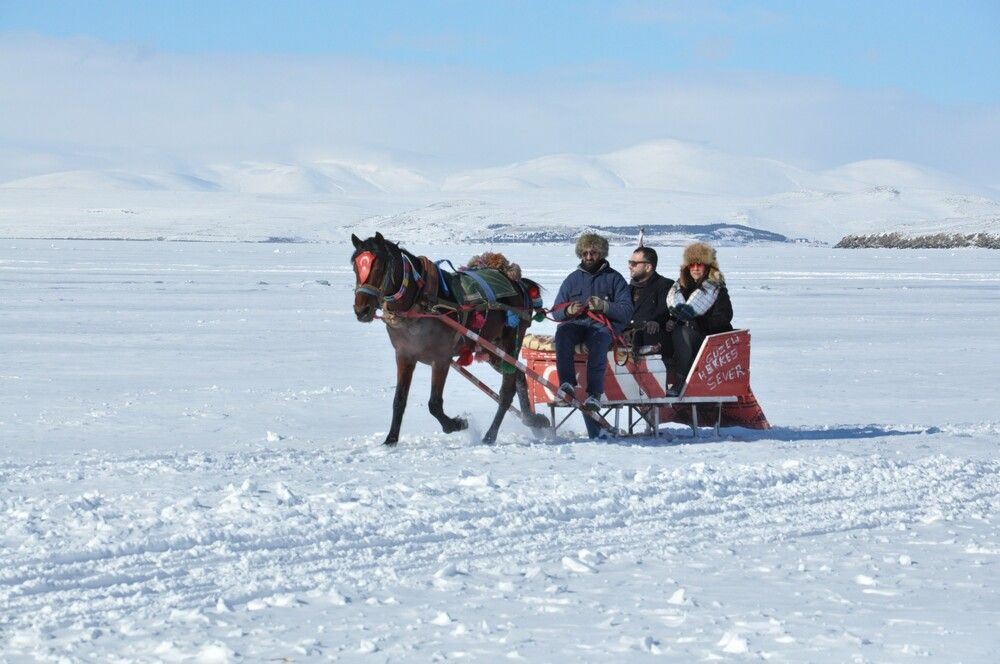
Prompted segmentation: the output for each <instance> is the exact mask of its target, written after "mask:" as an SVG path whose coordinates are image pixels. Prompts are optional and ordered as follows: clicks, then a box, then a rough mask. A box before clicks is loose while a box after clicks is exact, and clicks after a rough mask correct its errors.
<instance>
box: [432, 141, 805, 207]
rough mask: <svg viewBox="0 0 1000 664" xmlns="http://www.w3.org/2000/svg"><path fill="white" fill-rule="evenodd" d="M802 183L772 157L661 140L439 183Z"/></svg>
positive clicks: (746, 188)
mask: <svg viewBox="0 0 1000 664" xmlns="http://www.w3.org/2000/svg"><path fill="white" fill-rule="evenodd" d="M805 179H808V175H807V174H806V173H805V172H802V171H799V170H798V169H796V168H794V167H792V166H789V165H787V164H783V163H781V162H779V161H775V160H772V159H756V158H751V157H737V156H734V155H730V154H726V153H724V152H721V151H719V150H712V149H709V148H704V147H702V146H699V145H695V144H693V143H685V142H683V141H675V140H664V141H654V142H651V143H643V144H641V145H637V146H634V147H631V148H628V149H625V150H620V151H618V152H612V153H610V154H606V155H600V156H593V157H582V156H576V155H558V156H551V157H541V158H539V159H533V160H530V161H525V162H522V163H517V164H512V165H510V166H504V167H501V168H489V169H481V170H474V171H468V172H464V173H459V174H456V175H453V176H451V177H450V178H449V179H448V180H447V181H446V182H445V184H444V189H445V190H446V191H448V190H454V191H482V190H496V189H533V188H549V189H551V188H567V187H586V188H592V189H625V188H628V189H659V190H664V191H682V192H691V193H702V194H720V195H731V196H766V195H769V194H776V193H780V192H783V191H788V190H790V189H797V188H798V187H799V183H800V182H801V181H803V180H805Z"/></svg>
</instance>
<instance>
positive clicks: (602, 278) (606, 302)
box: [553, 233, 632, 436]
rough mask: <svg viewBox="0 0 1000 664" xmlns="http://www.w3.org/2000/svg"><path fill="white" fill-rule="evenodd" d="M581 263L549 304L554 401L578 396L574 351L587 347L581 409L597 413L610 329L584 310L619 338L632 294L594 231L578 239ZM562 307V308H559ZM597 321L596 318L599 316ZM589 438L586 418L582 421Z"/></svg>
mask: <svg viewBox="0 0 1000 664" xmlns="http://www.w3.org/2000/svg"><path fill="white" fill-rule="evenodd" d="M576 255H577V257H578V258H579V259H580V265H579V266H578V267H577V269H576V270H574V271H573V272H572V273H571V274H570V275H569V276H568V277H566V279H565V280H564V281H563V283H562V286H560V287H559V294H558V295H557V296H556V299H555V303H554V304H553V309H554V313H553V317H554V318H555V319H556V320H558V321H560V322H559V327H558V328H556V369H557V370H558V372H559V382H560V387H559V394H558V395H557V396H558V397H561V398H563V399H568V398H569V397H571V396H573V395H574V394H575V393H576V370H575V367H574V363H573V356H574V352H573V349H574V347H575V346H576V345H577V344H579V343H585V344H587V350H588V356H587V398H586V400H585V401H584V404H583V406H584V408H585V409H587V410H597V409H598V408H600V406H601V401H600V400H601V396H602V395H603V394H604V370H605V368H606V367H607V364H608V350H609V349H610V348H611V330H609V329H608V326H607V325H605V324H604V323H603V321H599V320H595V319H594V317H591V316H589V315H588V312H590V313H594V314H601V315H603V316H604V317H606V318H607V320H608V321H609V322H610V324H611V327H612V328H614V331H615V333H617V334H621V333H622V330H623V329H624V328H625V324H626V323H628V322H629V320H631V318H632V296H631V295H630V293H629V290H628V283H626V281H625V278H624V277H623V276H622V275H621V274H620V273H618V272H617V271H616V270H614V269H613V268H612V267H611V265H609V264H608V261H607V256H608V241H607V240H606V239H605V238H603V237H601V236H600V235H597V234H596V233H584V234H583V235H581V236H580V238H579V239H578V240H577V241H576ZM563 304H565V305H566V306H564V307H563V306H560V305H563ZM597 318H600V316H598V317H597ZM585 421H586V422H587V430H588V431H589V432H590V433H591V436H593V435H595V433H596V432H595V431H592V430H591V421H590V418H585Z"/></svg>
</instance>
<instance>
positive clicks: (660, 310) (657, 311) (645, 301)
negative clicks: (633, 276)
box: [629, 272, 674, 327]
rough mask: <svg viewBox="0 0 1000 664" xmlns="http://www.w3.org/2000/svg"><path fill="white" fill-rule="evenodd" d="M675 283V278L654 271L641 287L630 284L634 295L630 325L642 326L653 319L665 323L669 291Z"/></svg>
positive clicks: (630, 290) (630, 289)
mask: <svg viewBox="0 0 1000 664" xmlns="http://www.w3.org/2000/svg"><path fill="white" fill-rule="evenodd" d="M673 285H674V280H673V279H667V278H666V277H664V276H663V275H662V274H660V273H658V272H654V273H653V275H652V276H651V277H650V278H649V280H648V281H646V282H645V283H644V284H643V285H642V286H641V287H637V286H635V285H634V284H629V292H630V293H631V295H632V306H633V312H632V321H631V322H630V323H629V327H640V326H642V325H644V324H646V323H647V322H649V321H651V320H655V321H656V322H658V323H661V324H662V323H665V322H666V320H667V293H668V292H669V291H670V287H671V286H673Z"/></svg>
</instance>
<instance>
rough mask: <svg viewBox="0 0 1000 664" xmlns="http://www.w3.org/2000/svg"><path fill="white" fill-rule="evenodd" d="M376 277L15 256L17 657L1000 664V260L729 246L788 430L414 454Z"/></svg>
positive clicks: (5, 340) (3, 256)
mask: <svg viewBox="0 0 1000 664" xmlns="http://www.w3.org/2000/svg"><path fill="white" fill-rule="evenodd" d="M409 248H410V249H412V250H415V251H416V252H417V253H426V254H428V255H431V256H433V257H438V258H444V257H447V258H451V259H452V260H453V261H455V262H456V263H457V262H458V261H460V260H464V259H467V258H468V257H469V256H470V255H472V254H473V253H479V251H481V250H482V249H483V248H484V247H480V246H472V245H458V246H454V245H453V246H440V245H439V246H435V247H427V246H420V245H416V244H411V245H410V246H409ZM501 249H502V250H503V251H505V252H506V253H507V254H508V256H510V257H511V258H512V259H514V260H517V261H518V262H519V263H521V264H522V266H523V267H524V271H525V274H527V275H529V276H531V277H534V278H536V279H538V280H539V281H541V282H542V283H543V285H545V287H546V288H547V289H548V291H549V299H551V297H552V295H553V294H554V292H555V290H556V288H557V286H558V284H559V281H560V280H561V278H562V276H563V275H564V274H565V273H566V272H568V271H569V270H570V269H571V268H572V265H573V263H574V260H573V258H572V255H571V254H572V252H571V248H570V247H557V248H555V249H554V248H553V247H552V246H544V247H534V246H529V245H513V246H508V247H501ZM627 253H628V250H627V249H626V248H623V247H615V248H613V252H612V256H611V260H612V262H613V263H614V264H615V265H616V266H618V267H619V268H623V267H624V266H623V264H624V261H625V259H626V257H627ZM679 253H680V249H677V248H666V249H663V250H662V251H661V264H662V266H663V270H662V271H663V272H665V273H668V274H669V273H672V272H673V271H674V267H673V266H674V265H675V264H676V261H677V258H678V256H679ZM347 257H348V248H347V246H345V245H274V244H226V243H217V244H199V243H168V242H120V241H119V242H100V241H55V242H50V241H23V240H2V241H0V453H2V455H3V456H2V461H0V660H3V661H10V662H22V661H36V660H40V661H185V662H186V661H192V662H221V661H269V660H275V661H326V660H345V661H371V662H383V661H394V662H395V661H412V662H427V661H435V660H453V659H466V660H469V661H504V660H507V659H509V660H514V661H517V660H522V661H533V662H537V661H560V660H561V661H599V662H620V661H645V660H647V659H648V660H654V659H659V658H661V657H665V658H666V659H667V660H668V661H670V660H673V661H692V660H715V659H720V660H726V661H742V660H748V659H753V660H756V659H769V660H772V661H786V662H793V661H794V662H798V661H813V662H844V661H859V662H861V661H899V662H908V661H913V660H920V659H930V660H931V661H949V662H992V661H996V659H997V657H998V652H1000V637H998V636H997V635H998V634H1000V624H998V623H1000V567H998V563H1000V531H998V528H1000V517H998V514H997V512H998V507H1000V459H998V458H997V454H996V452H997V449H998V443H1000V416H998V413H1000V403H998V402H1000V399H998V397H997V393H996V376H997V374H998V371H1000V359H998V358H1000V338H998V337H997V335H996V333H995V331H996V330H997V329H1000V264H998V262H997V259H996V254H995V253H993V252H989V251H985V250H960V251H906V252H903V251H890V250H886V251H877V250H858V251H841V250H831V249H820V248H814V247H805V246H770V247H750V248H745V247H734V248H726V249H722V250H721V251H720V260H721V262H722V266H723V268H724V270H725V272H726V274H727V277H728V279H729V282H730V288H731V292H732V296H733V301H734V304H735V307H736V311H737V316H736V322H737V323H738V324H739V325H740V326H744V327H748V328H749V329H750V330H751V332H752V334H753V344H754V351H753V365H752V366H753V378H752V383H753V386H754V391H755V393H756V394H757V396H758V398H759V399H760V401H761V403H762V405H763V407H764V410H765V412H766V413H767V415H768V417H769V419H770V420H771V422H772V424H774V425H775V428H774V429H772V430H770V431H764V432H756V431H747V430H741V429H729V430H724V431H723V435H722V436H721V438H719V439H715V438H702V439H699V440H697V441H694V440H691V439H690V438H689V437H688V436H689V434H688V433H687V431H686V430H685V429H683V428H677V429H676V430H674V431H673V434H674V435H673V437H672V439H670V440H660V441H656V442H654V441H651V440H618V441H610V442H591V441H588V440H586V439H585V438H583V437H582V436H580V435H579V433H578V432H582V430H583V426H582V422H575V423H573V425H572V426H571V427H570V429H571V430H570V431H568V432H566V433H565V434H563V435H561V436H560V437H558V438H556V439H554V440H548V441H534V440H533V439H532V438H531V436H530V434H529V433H528V432H527V431H526V430H525V429H524V428H523V427H521V426H520V425H519V424H517V423H515V422H514V421H513V420H508V422H507V423H506V424H505V426H504V427H503V428H502V429H501V433H500V438H499V440H498V443H497V445H495V446H492V447H485V446H482V445H480V444H479V443H478V441H477V436H476V431H475V429H476V427H477V426H478V427H484V426H485V424H486V423H487V422H488V418H489V417H490V415H491V414H492V410H493V409H492V403H491V402H489V401H488V400H487V399H486V398H485V397H484V396H482V395H481V394H480V393H478V392H477V391H475V390H473V389H471V388H470V387H468V386H467V385H465V384H463V382H462V381H461V380H460V379H459V378H458V377H457V376H453V377H452V378H451V380H450V382H449V385H448V388H447V390H446V394H445V408H446V410H447V411H448V412H449V414H456V413H466V414H467V415H468V416H469V417H470V418H471V420H472V422H473V424H474V427H473V430H472V431H470V432H463V433H458V434H452V435H444V434H442V433H440V432H439V430H438V428H437V423H436V421H435V420H433V419H432V418H431V417H430V415H429V414H428V413H427V412H426V408H425V407H424V404H425V403H426V400H427V395H428V386H427V380H428V377H429V372H428V371H427V369H426V368H425V367H422V368H420V369H418V372H417V376H416V378H415V381H414V390H413V393H412V394H411V398H410V408H409V410H408V412H407V415H406V418H405V419H404V426H403V437H402V440H401V443H400V445H399V447H398V448H397V449H395V450H386V449H384V448H383V447H382V446H380V445H379V442H380V441H381V439H382V438H383V437H384V435H385V431H386V429H387V426H388V422H389V408H390V401H391V394H392V389H393V383H394V367H393V363H392V360H391V351H390V347H389V344H388V340H387V338H386V337H385V333H384V331H383V330H382V329H380V324H379V323H375V324H371V325H362V324H360V323H358V322H356V321H355V320H354V317H353V315H352V313H351V289H352V287H353V276H352V273H351V271H350V268H349V265H348V261H347ZM547 325H548V324H547ZM541 331H545V327H544V326H543V327H542V328H541ZM476 372H477V373H478V374H480V375H482V376H483V377H484V378H486V379H487V380H490V381H491V382H494V383H495V378H494V377H492V376H491V375H490V374H489V372H488V371H483V370H482V369H477V370H476ZM574 428H575V429H576V432H574V431H573V429H574Z"/></svg>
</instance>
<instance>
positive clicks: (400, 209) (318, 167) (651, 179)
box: [0, 140, 1000, 244]
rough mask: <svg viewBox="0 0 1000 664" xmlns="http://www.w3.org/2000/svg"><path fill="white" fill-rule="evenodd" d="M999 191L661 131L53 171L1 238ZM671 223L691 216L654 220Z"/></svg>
mask: <svg viewBox="0 0 1000 664" xmlns="http://www.w3.org/2000/svg"><path fill="white" fill-rule="evenodd" d="M53 194H56V195H53ZM168 194H169V195H168ZM998 200H1000V194H998V193H997V192H996V190H993V189H988V188H985V189H984V188H979V187H974V186H971V185H968V184H967V183H964V182H962V181H961V180H959V179H958V178H956V177H953V176H950V175H948V174H945V173H940V172H938V171H935V170H933V169H930V168H926V167H923V166H920V165H918V164H912V163H908V162H903V161H898V160H891V159H875V160H867V161H859V162H854V163H850V164H845V165H843V166H840V167H837V168H834V169H828V170H825V171H817V172H812V171H807V170H803V169H800V168H797V167H795V166H792V165H789V164H786V163H783V162H781V161H778V160H774V159H765V158H759V157H745V156H739V155H731V154H727V153H725V152H722V151H719V150H714V149H711V148H707V147H705V146H702V145H698V144H694V143H686V142H683V141H677V140H662V141H654V142H649V143H643V144H640V145H636V146H633V147H630V148H627V149H623V150H619V151H616V152H611V153H607V154H603V155H572V154H562V155H550V156H544V157H540V158H537V159H532V160H528V161H524V162H518V163H514V164H510V165H506V166H498V167H494V168H483V169H472V170H464V171H458V172H453V173H451V174H443V175H438V176H431V175H429V174H427V173H425V172H422V171H421V170H420V169H418V168H414V167H410V166H408V165H406V164H404V163H402V162H401V161H400V160H399V159H398V157H394V156H391V155H390V156H388V157H384V158H372V159H346V158H339V157H330V156H322V155H320V156H312V157H310V158H307V159H303V160H302V161H300V162H274V161H238V162H231V163H229V162H218V163H213V164H205V165H201V166H198V165H192V166H191V167H190V168H189V169H188V170H186V171H183V172H179V171H156V170H149V169H147V170H141V171H129V170H122V169H118V170H111V169H92V170H85V169H78V170H64V171H58V172H52V173H47V174H41V175H32V176H28V177H22V178H17V179H13V180H9V181H7V182H4V183H2V184H0V237H39V238H42V237H121V238H137V239H149V238H170V239H200V240H204V239H219V240H246V241H259V240H262V239H265V240H266V239H267V238H272V237H294V238H299V239H301V240H304V241H318V242H323V241H333V242H346V241H347V238H348V237H349V236H350V233H351V232H356V233H358V234H359V235H365V234H367V233H368V232H369V231H372V230H374V229H375V228H378V229H381V230H383V231H386V232H390V233H392V234H393V235H394V236H395V237H399V238H402V239H413V240H419V241H427V240H433V241H445V240H455V241H467V242H491V241H522V242H523V241H553V242H563V241H565V239H566V238H567V237H573V236H574V235H575V234H576V233H578V232H580V230H582V229H583V228H593V229H601V230H603V231H606V232H608V233H609V234H610V235H611V236H612V237H613V238H616V239H617V240H618V241H621V242H626V243H627V242H631V241H633V240H634V236H635V233H636V230H635V229H637V228H639V227H653V226H656V227H659V228H660V229H661V230H662V233H661V235H660V236H659V237H658V238H657V240H656V241H658V242H663V243H667V244H679V243H683V242H685V241H687V240H689V239H691V238H695V237H697V238H701V239H707V240H710V241H720V242H724V243H737V244H739V243H753V242H773V241H782V240H779V239H777V238H780V237H783V238H784V239H785V240H790V239H806V240H809V241H819V242H827V243H836V242H838V241H839V240H840V239H841V238H843V237H844V236H847V235H851V234H860V235H866V234H872V233H885V232H898V231H901V229H904V228H911V227H914V228H915V227H921V226H927V227H934V228H944V230H943V231H942V232H947V229H948V228H949V227H951V226H961V227H962V231H961V232H963V233H976V232H992V231H989V230H987V229H991V228H995V226H996V223H997V221H998V220H1000V204H998V202H997V201H998ZM677 226H684V227H688V226H689V227H691V230H690V232H687V231H684V230H682V231H679V232H675V231H674V230H668V229H673V227H677ZM699 229H700V230H699ZM705 229H716V230H710V231H706V230H705ZM718 229H721V233H722V234H721V235H719V234H718V232H717V230H718ZM706 233H707V234H706Z"/></svg>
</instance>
